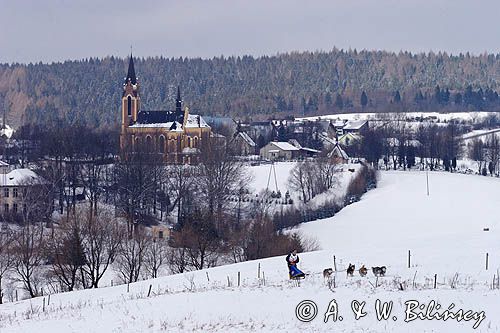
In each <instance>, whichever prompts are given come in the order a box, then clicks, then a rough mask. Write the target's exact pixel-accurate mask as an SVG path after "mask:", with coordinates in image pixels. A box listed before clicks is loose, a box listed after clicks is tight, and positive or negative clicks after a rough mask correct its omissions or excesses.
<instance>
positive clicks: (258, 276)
mask: <svg viewBox="0 0 500 333" xmlns="http://www.w3.org/2000/svg"><path fill="white" fill-rule="evenodd" d="M257 278H258V279H260V262H259V268H258V269H257Z"/></svg>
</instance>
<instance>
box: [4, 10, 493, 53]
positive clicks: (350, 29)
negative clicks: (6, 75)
mask: <svg viewBox="0 0 500 333" xmlns="http://www.w3.org/2000/svg"><path fill="white" fill-rule="evenodd" d="M499 14H500V1H498V0H484V1H483V0H470V1H464V0H344V1H338V0H318V1H314V0H302V1H296V0H246V1H240V0H194V1H189V0H165V1H152V0H122V1H114V0H113V1H111V0H85V1H80V0H0V62H1V63H5V62H9V63H11V62H23V63H27V62H38V61H43V62H52V61H62V60H66V59H82V58H85V57H96V56H98V57H103V56H107V55H115V56H121V57H124V56H126V55H127V54H128V53H129V52H130V45H133V50H134V51H133V52H134V55H137V56H156V55H163V56H167V57H179V56H187V57H203V58H207V57H212V56H218V55H225V56H228V55H244V54H251V55H263V54H269V55H272V54H276V53H278V52H286V51H294V50H299V51H301V50H310V51H315V50H326V51H327V50H330V49H332V48H333V47H334V46H336V47H338V48H344V49H347V48H356V49H358V50H361V49H368V50H373V49H377V50H380V49H384V50H390V51H400V50H409V51H417V52H419V51H430V50H433V51H439V50H443V51H448V52H451V53H455V54H456V53H459V52H466V51H470V52H471V53H474V54H479V53H483V52H485V51H486V52H493V53H497V52H500V38H499V37H500V17H499Z"/></svg>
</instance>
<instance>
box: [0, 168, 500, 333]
mask: <svg viewBox="0 0 500 333" xmlns="http://www.w3.org/2000/svg"><path fill="white" fill-rule="evenodd" d="M429 185H430V186H429V189H430V193H429V195H427V190H426V173H425V172H397V171H394V172H391V171H388V172H383V173H382V175H381V180H380V183H379V187H378V188H377V189H375V190H372V191H370V192H368V193H367V194H365V196H363V199H362V200H361V201H360V202H357V203H354V204H352V205H350V206H348V207H346V208H344V209H343V210H342V211H340V212H339V213H338V214H337V215H336V216H335V217H333V218H329V219H325V220H320V221H314V222H309V223H306V224H303V225H301V226H300V227H299V228H298V229H299V230H300V232H302V233H303V234H305V235H307V236H313V237H316V238H317V239H318V241H319V243H320V245H321V247H322V248H323V250H321V251H316V252H310V253H302V254H300V258H301V261H300V264H299V267H300V268H301V269H303V270H304V271H306V272H308V273H310V275H309V276H308V277H307V278H306V279H305V280H304V281H302V282H301V284H300V286H297V285H296V284H295V283H293V282H291V281H289V280H288V279H287V268H286V265H285V261H284V257H275V258H268V259H262V260H258V261H252V262H245V263H239V264H234V265H228V266H221V267H216V268H211V269H208V270H204V271H197V272H190V273H186V274H180V275H173V276H168V277H162V278H158V279H155V280H147V281H142V282H138V283H134V284H131V285H130V292H127V286H123V285H122V286H115V287H109V288H102V289H96V290H84V291H78V292H73V293H65V294H57V295H52V296H51V300H50V304H48V298H47V297H45V298H42V297H39V298H35V299H32V300H25V301H20V302H15V303H7V304H4V305H0V331H1V332H2V333H4V332H51V333H52V332H184V331H196V332H214V331H225V332H248V331H258V332H291V331H296V332H318V331H338V332H424V331H425V332H472V331H477V332H498V331H500V316H498V312H499V310H500V302H499V299H500V290H491V284H492V279H493V275H494V274H496V273H497V270H498V269H499V268H500V214H499V207H500V179H498V178H490V177H480V176H470V175H459V174H450V173H444V172H430V173H429ZM485 227H488V228H489V231H483V228H485ZM408 250H411V267H410V268H408V267H407V260H408V259H407V256H408ZM486 253H488V254H489V269H488V270H486V269H485V259H486ZM334 255H335V257H336V265H337V269H338V270H339V272H338V273H337V275H336V279H335V282H336V288H334V289H333V291H332V290H331V289H329V288H328V287H327V286H326V285H325V283H324V280H323V276H322V273H321V272H322V271H323V269H324V268H327V267H333V256H334ZM350 262H351V263H354V264H356V268H358V267H359V266H360V265H361V264H366V266H367V267H369V268H370V267H371V266H380V265H385V266H387V276H386V277H381V278H378V279H377V278H376V277H375V276H374V275H373V274H372V273H371V272H369V274H368V276H367V277H363V278H362V277H359V275H358V274H357V273H356V274H355V276H354V277H349V278H348V277H346V273H345V268H346V267H347V264H348V263H350ZM259 264H260V278H259V277H258V272H259ZM238 272H239V274H240V281H241V282H240V286H239V287H238V285H237V284H238V283H237V281H238ZM434 274H437V289H433V288H434V287H433V283H434ZM264 277H265V278H264ZM454 280H455V281H456V282H454ZM228 281H229V286H228ZM150 285H151V294H150V296H149V297H147V294H148V290H149V286H150ZM401 287H402V288H403V289H404V290H403V291H401V290H399V289H400V288H401ZM44 299H45V311H43V304H44ZM334 299H335V300H336V302H337V305H338V311H339V315H340V316H342V320H340V318H339V320H338V321H336V322H333V321H332V317H329V320H328V322H327V323H325V322H324V321H323V320H324V314H325V312H326V311H327V307H328V305H329V303H330V302H331V301H332V300H334ZM377 299H379V300H381V301H383V302H389V301H393V302H394V303H393V310H392V313H391V315H390V316H389V319H388V320H380V321H379V320H377V318H376V314H375V304H376V300H377ZM303 300H310V301H313V302H314V303H315V304H316V305H317V309H318V313H317V316H316V317H315V319H313V320H312V321H311V322H301V321H299V320H298V319H297V318H296V314H295V311H296V307H297V305H298V304H299V303H300V302H301V301H303ZM354 300H357V301H359V302H366V305H365V307H364V311H365V312H366V313H367V314H366V316H365V317H363V318H360V319H358V320H355V319H354V314H353V310H352V309H351V302H353V301H354ZM411 300H415V301H418V302H420V303H421V304H429V302H430V301H432V300H434V301H435V302H437V303H439V304H440V306H441V308H440V309H439V310H438V312H439V313H442V311H443V310H446V309H448V308H451V310H452V311H453V312H456V311H458V309H463V310H464V311H467V310H471V311H473V312H477V313H476V315H478V316H480V314H478V313H480V312H481V311H484V315H485V319H484V320H482V321H480V322H479V319H477V320H476V319H473V320H470V321H464V320H463V321H460V322H458V321H457V320H453V319H449V320H447V321H443V320H439V321H438V320H421V319H417V320H414V321H411V322H407V323H406V322H404V319H405V316H406V314H405V310H406V305H405V302H407V301H411ZM452 304H453V307H452ZM301 309H302V310H304V308H303V307H302V308H301ZM416 311H417V310H414V311H413V312H416ZM434 312H435V310H434V311H432V312H431V313H434ZM303 314H305V315H307V311H306V312H304V313H303ZM393 317H396V318H395V320H394V318H393ZM475 323H479V326H478V328H477V329H476V330H474V329H473V328H472V327H473V325H474V324H475Z"/></svg>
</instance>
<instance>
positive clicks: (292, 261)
mask: <svg viewBox="0 0 500 333" xmlns="http://www.w3.org/2000/svg"><path fill="white" fill-rule="evenodd" d="M299 260H300V259H299V256H298V255H297V250H296V249H294V250H293V251H292V252H291V253H289V254H288V255H287V256H286V263H287V265H288V273H289V276H290V279H293V278H299V277H304V273H303V272H302V271H301V270H300V269H298V268H297V264H298V263H299Z"/></svg>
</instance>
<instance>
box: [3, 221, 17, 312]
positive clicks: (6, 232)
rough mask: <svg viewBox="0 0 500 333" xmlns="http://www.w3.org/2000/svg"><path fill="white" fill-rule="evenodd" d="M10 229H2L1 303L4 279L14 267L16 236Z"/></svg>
mask: <svg viewBox="0 0 500 333" xmlns="http://www.w3.org/2000/svg"><path fill="white" fill-rule="evenodd" d="M13 236H14V235H13V233H12V231H11V230H10V229H8V228H5V229H3V228H2V230H0V304H3V295H4V294H3V288H2V281H3V279H4V277H5V276H6V274H7V273H8V272H9V271H10V270H11V269H12V268H14V263H15V260H14V259H15V257H14V254H13V251H12V250H13V248H12V246H13V243H14V237H13Z"/></svg>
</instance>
